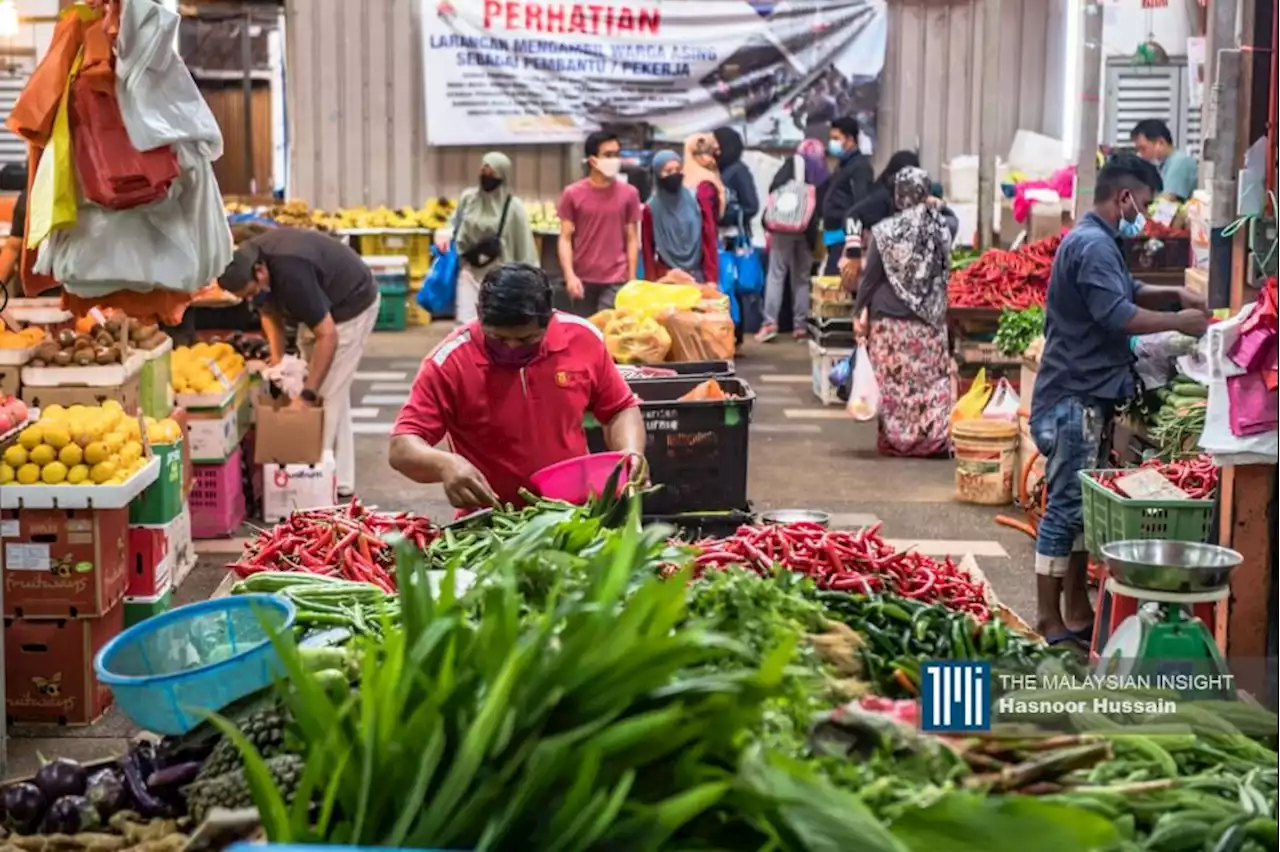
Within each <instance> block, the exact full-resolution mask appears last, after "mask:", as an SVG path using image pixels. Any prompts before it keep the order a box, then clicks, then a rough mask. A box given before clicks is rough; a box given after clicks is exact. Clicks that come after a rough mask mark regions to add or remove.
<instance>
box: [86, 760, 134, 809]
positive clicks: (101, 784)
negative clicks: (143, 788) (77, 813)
mask: <svg viewBox="0 0 1280 852" xmlns="http://www.w3.org/2000/svg"><path fill="white" fill-rule="evenodd" d="M84 797H85V798H86V799H88V800H89V801H91V802H93V806H94V807H95V808H97V809H98V816H100V817H102V819H103V820H108V819H110V818H111V817H112V816H113V815H115V814H116V813H118V812H119V811H123V810H125V809H126V808H128V807H129V791H128V790H126V789H125V786H124V781H123V780H121V778H120V774H119V773H118V772H116V771H115V770H114V769H111V768H107V769H99V770H98V771H97V772H95V773H93V774H92V775H90V776H89V783H88V785H87V786H86V787H85V788H84Z"/></svg>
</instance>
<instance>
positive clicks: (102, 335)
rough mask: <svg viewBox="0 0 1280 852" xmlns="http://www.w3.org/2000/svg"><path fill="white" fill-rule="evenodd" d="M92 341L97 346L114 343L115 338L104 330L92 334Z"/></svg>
mask: <svg viewBox="0 0 1280 852" xmlns="http://www.w3.org/2000/svg"><path fill="white" fill-rule="evenodd" d="M93 342H94V343H95V344H97V345H98V346H110V345H112V344H113V343H115V342H116V341H115V339H114V338H113V337H112V336H111V335H109V334H107V333H106V332H105V331H102V332H99V333H98V334H95V335H94V336H93Z"/></svg>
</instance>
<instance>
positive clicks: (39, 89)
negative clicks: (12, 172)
mask: <svg viewBox="0 0 1280 852" xmlns="http://www.w3.org/2000/svg"><path fill="white" fill-rule="evenodd" d="M101 18H102V13H101V12H98V11H96V10H94V9H91V8H90V7H88V6H85V5H82V4H79V3H77V4H76V5H74V6H72V7H70V8H69V9H67V10H66V11H65V12H63V13H62V16H61V17H60V18H59V19H58V23H57V25H56V26H55V27H54V28H53V38H52V40H51V41H50V42H49V49H48V51H47V52H46V53H45V55H44V59H42V60H40V64H39V65H37V66H36V70H35V71H34V72H32V74H31V78H30V79H29V80H27V85H26V86H25V87H24V88H23V90H22V94H20V95H18V100H17V102H15V103H14V105H13V109H12V110H11V111H10V112H9V117H8V119H6V120H5V126H6V127H8V128H9V130H10V131H11V132H13V133H15V134H17V135H18V136H21V137H22V138H23V139H26V140H27V141H28V142H31V143H33V144H35V145H38V146H40V147H41V148H43V147H44V146H45V145H47V144H48V142H49V137H50V136H52V135H53V122H54V119H55V118H56V117H57V114H58V104H60V103H61V102H62V95H63V90H64V89H65V88H66V85H67V78H69V77H70V76H71V66H72V65H73V64H74V63H75V61H76V56H77V54H79V53H80V48H81V47H82V46H83V45H84V35H85V31H86V29H87V28H88V27H90V26H94V25H95V24H96V23H97V22H98V21H99V20H101ZM34 172H35V170H34V169H32V172H31V173H32V174H34Z"/></svg>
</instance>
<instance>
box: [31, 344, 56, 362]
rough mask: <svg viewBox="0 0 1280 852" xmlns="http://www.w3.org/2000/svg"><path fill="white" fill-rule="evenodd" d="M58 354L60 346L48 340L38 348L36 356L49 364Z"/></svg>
mask: <svg viewBox="0 0 1280 852" xmlns="http://www.w3.org/2000/svg"><path fill="white" fill-rule="evenodd" d="M57 354H58V344H56V343H54V342H53V341H52V340H46V341H45V342H44V343H41V344H40V345H39V346H37V347H36V352H35V356H36V357H37V358H39V359H40V360H41V361H44V362H45V363H48V362H49V361H52V360H53V356H54V355H57Z"/></svg>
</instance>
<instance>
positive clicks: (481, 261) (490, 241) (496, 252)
mask: <svg viewBox="0 0 1280 852" xmlns="http://www.w3.org/2000/svg"><path fill="white" fill-rule="evenodd" d="M510 209H511V196H510V195H508V196H507V203H506V204H503V205H502V218H501V219H499V220H498V232H497V233H496V234H493V235H491V236H488V237H485V238H484V239H482V240H481V241H480V242H478V243H476V244H475V245H473V246H472V247H471V248H469V249H467V250H466V251H464V252H463V253H462V259H463V260H465V261H466V262H467V263H468V264H470V266H471V267H472V268H473V269H483V268H484V267H486V266H488V265H489V264H491V263H493V262H494V261H495V260H497V259H498V258H499V257H501V256H502V231H503V229H505V228H506V227H507V211H508V210H510Z"/></svg>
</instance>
